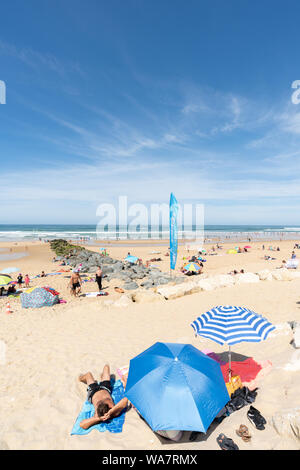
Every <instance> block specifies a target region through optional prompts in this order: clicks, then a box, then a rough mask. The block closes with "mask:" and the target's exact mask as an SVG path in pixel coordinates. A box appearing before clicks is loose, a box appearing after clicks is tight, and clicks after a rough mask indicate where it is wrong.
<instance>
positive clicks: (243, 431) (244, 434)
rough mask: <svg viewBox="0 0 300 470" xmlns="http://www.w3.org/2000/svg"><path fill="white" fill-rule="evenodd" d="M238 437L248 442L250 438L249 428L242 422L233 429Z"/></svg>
mask: <svg viewBox="0 0 300 470" xmlns="http://www.w3.org/2000/svg"><path fill="white" fill-rule="evenodd" d="M235 432H236V433H237V435H238V436H239V437H241V438H242V439H243V441H244V442H249V441H250V439H251V434H250V432H249V429H248V428H247V426H245V425H244V424H241V425H240V427H239V429H236V431H235Z"/></svg>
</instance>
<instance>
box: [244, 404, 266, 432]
mask: <svg viewBox="0 0 300 470" xmlns="http://www.w3.org/2000/svg"><path fill="white" fill-rule="evenodd" d="M247 417H248V419H249V421H250V423H252V424H253V426H255V427H256V429H258V430H259V431H263V430H264V429H265V424H266V423H267V421H266V420H265V418H264V417H263V416H262V415H261V414H260V411H258V410H257V409H256V408H254V406H252V405H251V406H250V408H249V410H248V411H247Z"/></svg>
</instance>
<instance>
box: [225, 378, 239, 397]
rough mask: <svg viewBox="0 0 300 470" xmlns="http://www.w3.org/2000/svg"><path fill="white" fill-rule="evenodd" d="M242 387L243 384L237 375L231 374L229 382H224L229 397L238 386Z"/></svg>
mask: <svg viewBox="0 0 300 470" xmlns="http://www.w3.org/2000/svg"><path fill="white" fill-rule="evenodd" d="M242 387H243V384H242V381H241V377H240V376H239V375H233V376H232V377H231V380H230V381H229V382H226V388H227V391H228V393H229V396H230V397H231V395H232V394H233V393H234V392H235V391H236V390H237V389H238V388H242Z"/></svg>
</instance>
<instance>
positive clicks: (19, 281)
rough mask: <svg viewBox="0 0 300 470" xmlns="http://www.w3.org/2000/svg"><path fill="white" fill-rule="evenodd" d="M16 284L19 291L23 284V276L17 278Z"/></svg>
mask: <svg viewBox="0 0 300 470" xmlns="http://www.w3.org/2000/svg"><path fill="white" fill-rule="evenodd" d="M17 283H18V286H19V289H20V288H21V287H22V283H23V276H22V274H21V273H20V274H19V276H18V277H17Z"/></svg>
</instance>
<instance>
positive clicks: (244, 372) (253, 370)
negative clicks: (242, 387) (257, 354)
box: [221, 357, 262, 382]
mask: <svg viewBox="0 0 300 470" xmlns="http://www.w3.org/2000/svg"><path fill="white" fill-rule="evenodd" d="M261 369H262V367H261V366H260V365H259V364H257V362H255V361H254V359H252V357H249V358H248V359H246V360H245V361H243V362H236V361H233V362H232V363H231V375H239V376H240V377H241V381H242V382H250V381H251V380H253V379H255V377H256V376H257V374H258V373H259V371H260V370H261ZM221 370H222V374H223V377H224V380H225V382H228V380H229V376H228V371H229V363H227V364H225V365H221Z"/></svg>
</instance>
